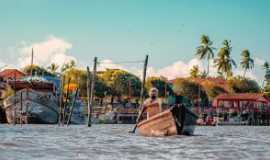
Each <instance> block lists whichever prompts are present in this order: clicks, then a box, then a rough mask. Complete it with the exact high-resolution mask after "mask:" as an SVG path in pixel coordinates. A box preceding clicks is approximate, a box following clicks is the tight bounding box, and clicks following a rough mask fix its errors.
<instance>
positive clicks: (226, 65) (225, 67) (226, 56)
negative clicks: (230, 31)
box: [214, 40, 236, 78]
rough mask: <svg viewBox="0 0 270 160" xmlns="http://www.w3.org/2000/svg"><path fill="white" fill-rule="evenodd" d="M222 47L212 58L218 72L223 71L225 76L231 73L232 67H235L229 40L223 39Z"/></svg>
mask: <svg viewBox="0 0 270 160" xmlns="http://www.w3.org/2000/svg"><path fill="white" fill-rule="evenodd" d="M223 45H224V46H223V47H222V48H220V50H219V52H218V57H217V58H216V59H215V60H214V63H215V67H217V70H218V72H219V73H221V74H222V75H223V73H225V75H226V78H228V77H230V76H231V75H232V67H236V63H235V61H234V60H233V59H232V58H231V56H230V55H231V51H232V47H231V44H230V41H228V40H224V42H223Z"/></svg>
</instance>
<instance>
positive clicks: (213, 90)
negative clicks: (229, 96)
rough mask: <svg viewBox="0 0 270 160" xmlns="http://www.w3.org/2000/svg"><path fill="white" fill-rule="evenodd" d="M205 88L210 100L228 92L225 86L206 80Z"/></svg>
mask: <svg viewBox="0 0 270 160" xmlns="http://www.w3.org/2000/svg"><path fill="white" fill-rule="evenodd" d="M203 88H204V90H205V92H206V94H207V96H208V98H209V99H210V100H213V99H214V98H215V97H216V96H218V95H219V94H223V93H227V92H226V91H225V89H224V88H222V87H220V86H218V85H216V84H215V83H213V82H210V81H206V82H204V83H203Z"/></svg>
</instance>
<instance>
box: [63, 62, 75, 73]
mask: <svg viewBox="0 0 270 160" xmlns="http://www.w3.org/2000/svg"><path fill="white" fill-rule="evenodd" d="M74 67H76V62H75V61H74V60H71V61H70V62H68V63H65V64H63V66H62V68H61V71H62V72H65V71H67V70H69V69H71V68H74Z"/></svg>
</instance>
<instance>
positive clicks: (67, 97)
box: [62, 78, 70, 125]
mask: <svg viewBox="0 0 270 160" xmlns="http://www.w3.org/2000/svg"><path fill="white" fill-rule="evenodd" d="M69 85H70V78H69V79H68V84H67V92H66V99H65V103H64V108H63V117H62V118H63V119H62V124H63V125H64V124H65V119H66V108H67V103H68V99H69Z"/></svg>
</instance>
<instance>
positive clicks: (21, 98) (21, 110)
mask: <svg viewBox="0 0 270 160" xmlns="http://www.w3.org/2000/svg"><path fill="white" fill-rule="evenodd" d="M20 101H21V108H20V112H21V113H20V124H21V127H22V123H23V122H22V121H23V120H22V118H23V117H22V116H23V113H22V112H23V93H22V92H21V97H20Z"/></svg>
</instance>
